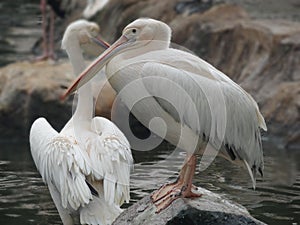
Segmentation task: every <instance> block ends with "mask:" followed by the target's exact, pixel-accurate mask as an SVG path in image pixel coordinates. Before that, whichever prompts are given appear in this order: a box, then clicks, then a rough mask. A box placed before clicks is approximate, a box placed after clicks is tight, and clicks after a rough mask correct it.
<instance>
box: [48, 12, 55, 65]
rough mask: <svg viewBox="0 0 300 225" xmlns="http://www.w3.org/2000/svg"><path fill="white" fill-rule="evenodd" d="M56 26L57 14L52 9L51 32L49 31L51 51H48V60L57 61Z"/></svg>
mask: <svg viewBox="0 0 300 225" xmlns="http://www.w3.org/2000/svg"><path fill="white" fill-rule="evenodd" d="M54 26H55V13H54V11H53V10H52V9H51V10H50V28H49V29H50V31H49V48H48V49H49V51H48V58H50V59H53V60H54V59H55V58H56V57H55V53H54Z"/></svg>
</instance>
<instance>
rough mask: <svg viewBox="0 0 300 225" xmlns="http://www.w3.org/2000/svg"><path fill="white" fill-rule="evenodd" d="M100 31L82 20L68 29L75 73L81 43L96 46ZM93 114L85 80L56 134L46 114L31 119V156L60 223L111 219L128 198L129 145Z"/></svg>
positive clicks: (66, 43) (82, 65)
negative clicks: (72, 110)
mask: <svg viewBox="0 0 300 225" xmlns="http://www.w3.org/2000/svg"><path fill="white" fill-rule="evenodd" d="M98 33H99V27H98V26H97V25H96V24H95V23H91V22H87V21H85V20H79V21H76V22H74V23H72V24H70V25H69V26H68V28H67V29H66V31H65V34H64V37H63V41H62V47H63V48H64V49H65V50H66V51H67V53H68V56H69V58H70V61H71V64H72V66H73V69H74V73H75V74H80V72H82V70H83V69H84V68H85V63H84V58H83V55H82V52H81V47H82V46H86V47H87V46H88V45H93V46H94V48H95V47H96V46H95V44H93V43H94V41H95V40H96V39H95V38H96V36H97V34H98ZM102 44H103V45H106V44H105V43H102ZM92 113H93V97H92V93H91V92H90V84H89V83H87V84H86V85H84V86H83V87H82V88H81V89H80V91H79V93H78V103H77V107H76V110H75V113H74V115H73V116H72V118H71V119H70V120H69V121H68V123H67V124H66V125H65V127H64V128H63V129H62V130H61V132H60V133H58V132H57V131H55V130H54V129H53V128H52V127H51V125H50V124H49V123H48V122H47V121H46V119H44V118H38V119H37V120H35V121H34V123H33V124H32V127H31V130H30V148H31V153H32V157H33V159H34V162H35V164H36V167H37V169H38V170H39V172H40V174H41V175H42V178H43V180H44V182H45V183H47V184H48V188H49V191H50V194H51V196H52V199H53V201H54V203H55V205H56V207H57V209H58V212H59V215H60V217H61V219H62V222H63V224H64V225H72V224H74V223H75V221H76V219H77V220H78V217H79V219H80V224H93V225H96V224H98V225H99V224H101V225H107V224H111V223H112V222H113V221H114V219H115V218H116V217H117V216H118V215H119V214H120V213H121V209H120V207H119V206H120V205H122V203H123V202H124V201H126V202H128V201H129V198H130V197H129V178H130V177H129V176H130V169H131V166H132V163H133V159H132V155H131V150H130V145H129V143H128V141H127V139H126V137H125V136H124V135H123V133H122V132H121V131H120V130H119V129H118V128H117V127H116V126H115V125H114V124H113V123H112V122H111V121H109V120H107V119H105V118H102V117H94V118H92ZM74 218H76V219H74Z"/></svg>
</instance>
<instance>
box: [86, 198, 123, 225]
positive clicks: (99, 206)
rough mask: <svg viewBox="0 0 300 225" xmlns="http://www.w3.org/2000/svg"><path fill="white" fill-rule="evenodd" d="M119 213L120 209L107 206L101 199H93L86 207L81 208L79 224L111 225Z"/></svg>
mask: <svg viewBox="0 0 300 225" xmlns="http://www.w3.org/2000/svg"><path fill="white" fill-rule="evenodd" d="M121 212H122V209H121V208H120V207H118V206H116V205H114V204H108V203H107V202H105V201H104V199H102V198H98V197H94V198H93V200H92V201H91V202H90V203H89V204H88V205H86V206H85V207H83V208H81V210H80V223H81V224H89V225H107V224H112V223H113V221H114V220H115V219H116V218H117V217H118V216H119V215H120V214H121Z"/></svg>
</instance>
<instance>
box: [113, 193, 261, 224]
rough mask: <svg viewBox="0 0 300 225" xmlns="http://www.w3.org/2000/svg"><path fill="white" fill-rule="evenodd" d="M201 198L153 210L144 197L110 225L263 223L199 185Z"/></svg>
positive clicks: (176, 202) (236, 205)
mask: <svg viewBox="0 0 300 225" xmlns="http://www.w3.org/2000/svg"><path fill="white" fill-rule="evenodd" d="M198 191H199V192H201V193H202V194H203V195H202V197H201V198H194V199H183V198H179V199H177V200H175V201H174V202H173V203H172V204H171V205H170V206H169V207H168V208H166V209H164V210H163V211H161V212H160V213H158V214H157V213H156V207H155V206H154V205H153V203H152V202H151V199H150V196H149V195H148V196H146V197H144V198H143V199H141V200H139V201H138V202H137V203H135V204H134V205H132V206H130V207H129V208H128V209H127V210H126V211H124V212H123V213H122V214H121V215H120V216H119V217H118V218H117V219H116V220H115V221H114V223H113V225H149V224H151V225H180V224H187V225H196V224H201V225H228V224H230V225H246V224H253V225H256V224H257V225H263V224H264V223H262V222H260V221H258V220H256V219H255V218H253V217H252V216H251V215H250V214H249V212H248V211H247V210H246V209H245V208H244V207H243V206H241V205H239V204H237V203H234V202H232V201H229V200H227V199H225V198H224V197H221V196H220V195H217V194H215V193H212V192H210V191H208V190H206V189H203V188H198Z"/></svg>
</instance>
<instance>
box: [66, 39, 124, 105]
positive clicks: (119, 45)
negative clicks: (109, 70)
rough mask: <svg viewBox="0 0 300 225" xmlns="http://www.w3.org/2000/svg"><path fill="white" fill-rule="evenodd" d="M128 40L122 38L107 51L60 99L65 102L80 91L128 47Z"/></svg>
mask: <svg viewBox="0 0 300 225" xmlns="http://www.w3.org/2000/svg"><path fill="white" fill-rule="evenodd" d="M126 42H128V39H127V38H126V37H125V36H123V35H122V36H121V37H120V38H119V39H118V40H117V41H116V42H115V43H114V44H112V45H111V46H110V47H109V48H108V49H106V50H105V51H104V52H103V53H102V54H101V55H100V56H98V58H96V59H95V61H94V62H93V63H92V64H91V65H90V66H88V67H87V68H86V69H85V70H84V71H83V72H82V73H81V74H80V75H79V76H78V78H77V79H76V80H75V81H74V82H73V83H72V84H71V86H69V88H68V89H67V91H66V92H65V93H64V94H63V95H62V96H61V97H60V99H61V100H65V99H66V97H68V96H69V95H70V94H72V93H73V92H75V90H77V89H79V88H80V87H81V86H82V85H84V84H85V83H87V82H88V81H89V80H90V79H92V78H93V77H94V76H95V75H96V74H97V73H98V72H99V71H100V70H101V69H102V68H103V67H104V66H105V65H106V64H107V63H108V62H109V61H110V59H111V58H112V57H113V56H115V55H116V54H117V53H118V52H120V50H122V49H123V48H124V47H126V46H125V45H123V44H125V43H126Z"/></svg>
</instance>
